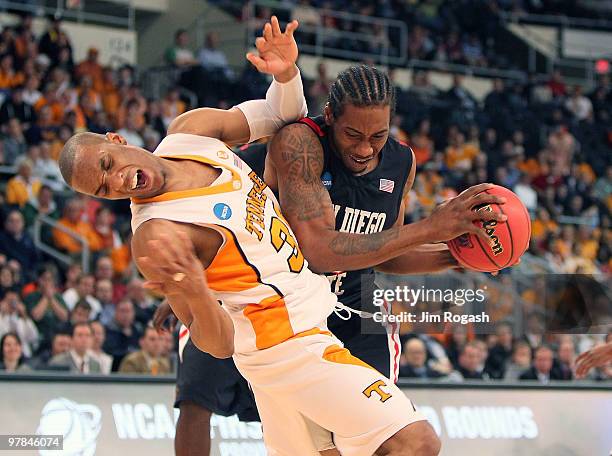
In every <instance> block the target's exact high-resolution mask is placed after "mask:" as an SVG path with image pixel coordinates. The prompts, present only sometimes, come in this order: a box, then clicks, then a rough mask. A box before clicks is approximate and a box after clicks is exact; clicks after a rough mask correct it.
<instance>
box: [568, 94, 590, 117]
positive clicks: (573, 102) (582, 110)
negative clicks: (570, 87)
mask: <svg viewBox="0 0 612 456" xmlns="http://www.w3.org/2000/svg"><path fill="white" fill-rule="evenodd" d="M565 107H566V108H567V110H568V111H570V112H571V113H572V114H574V117H575V118H576V119H577V120H584V119H586V118H587V117H589V114H591V112H592V111H593V103H591V100H589V99H588V98H587V97H585V96H584V95H583V94H582V87H580V86H575V87H574V91H573V93H572V96H570V97H568V99H567V100H565Z"/></svg>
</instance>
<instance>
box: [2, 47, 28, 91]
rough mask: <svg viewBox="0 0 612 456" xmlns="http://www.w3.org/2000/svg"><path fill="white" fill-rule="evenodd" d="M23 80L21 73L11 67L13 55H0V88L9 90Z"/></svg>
mask: <svg viewBox="0 0 612 456" xmlns="http://www.w3.org/2000/svg"><path fill="white" fill-rule="evenodd" d="M24 82H25V78H24V76H23V73H21V72H19V71H15V68H13V56H12V55H11V54H4V55H3V56H2V57H0V90H10V89H12V88H13V87H17V86H18V85H21V84H23V83H24Z"/></svg>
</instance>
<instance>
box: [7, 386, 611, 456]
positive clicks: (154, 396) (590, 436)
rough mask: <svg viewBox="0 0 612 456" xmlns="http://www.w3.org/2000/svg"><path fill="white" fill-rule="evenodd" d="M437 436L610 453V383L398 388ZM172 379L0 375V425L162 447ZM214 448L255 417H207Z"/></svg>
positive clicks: (550, 450)
mask: <svg viewBox="0 0 612 456" xmlns="http://www.w3.org/2000/svg"><path fill="white" fill-rule="evenodd" d="M402 389H403V391H404V392H405V393H406V394H407V395H408V396H409V397H410V398H411V399H412V400H413V402H415V403H416V404H417V406H418V407H419V408H420V409H421V410H422V411H423V412H424V414H425V415H426V416H427V418H428V419H429V421H430V422H431V424H432V425H433V426H434V428H435V429H436V431H437V432H438V434H439V435H440V437H441V438H442V442H443V449H442V453H441V454H442V455H443V456H451V455H452V456H461V455H474V454H487V455H493V454H495V455H509V456H510V455H529V456H552V455H555V456H559V455H563V456H574V455H575V456H584V455H609V454H610V450H611V449H612V433H610V423H612V394H611V393H612V390H588V389H585V390H581V389H571V390H560V389H548V390H545V389H522V388H521V389H517V388H509V389H491V388H473V389H472V388H470V389H467V388H459V389H457V388H431V389H429V388H422V387H419V388H402ZM173 397H174V386H173V385H171V384H163V383H155V384H146V383H119V382H117V383H106V382H104V383H95V382H91V383H84V382H58V381H53V382H44V383H43V382H39V381H36V382H30V381H23V382H18V381H0V429H2V432H1V433H2V434H11V435H12V434H14V435H23V434H39V435H63V436H64V438H63V448H64V450H63V452H58V451H53V450H36V451H24V450H21V451H14V452H12V451H7V452H3V454H16V455H22V456H23V455H26V454H32V455H57V454H69V455H74V456H90V455H95V454H97V455H108V454H130V455H134V456H136V455H147V456H155V455H164V456H166V455H171V454H173V441H172V439H173V437H174V432H175V423H176V419H177V413H176V412H175V410H174V409H173V408H172V401H173ZM211 435H212V441H213V445H212V447H213V450H212V454H213V455H215V456H259V455H265V454H266V451H265V448H264V446H263V442H262V433H261V426H260V425H259V424H258V423H240V422H239V421H238V420H237V419H236V418H235V417H232V418H224V417H216V416H214V417H213V419H212V425H211Z"/></svg>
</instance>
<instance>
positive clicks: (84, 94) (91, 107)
mask: <svg viewBox="0 0 612 456" xmlns="http://www.w3.org/2000/svg"><path fill="white" fill-rule="evenodd" d="M78 94H79V105H80V106H81V109H82V110H83V114H85V116H86V117H87V118H88V119H91V118H93V116H94V114H95V113H96V111H99V110H101V109H102V97H101V96H100V93H99V92H98V91H97V89H95V88H94V87H93V82H92V79H91V77H89V76H88V75H85V76H83V78H82V79H81V84H80V85H79V88H78Z"/></svg>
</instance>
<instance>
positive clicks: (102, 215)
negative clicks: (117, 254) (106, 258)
mask: <svg viewBox="0 0 612 456" xmlns="http://www.w3.org/2000/svg"><path fill="white" fill-rule="evenodd" d="M114 222H115V217H114V214H113V213H112V212H111V210H110V209H109V208H108V207H106V206H100V207H99V208H98V209H97V210H96V218H95V221H94V229H95V230H96V234H97V235H98V237H99V238H100V240H99V243H100V249H101V250H104V251H105V253H110V252H111V250H113V249H114V248H117V247H120V246H121V238H120V237H119V233H118V232H117V230H115V229H113V223H114Z"/></svg>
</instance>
